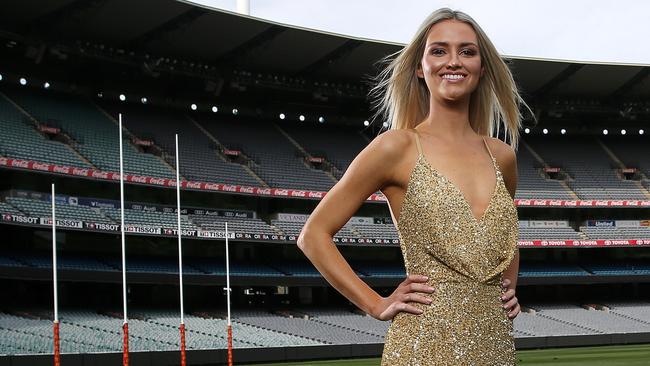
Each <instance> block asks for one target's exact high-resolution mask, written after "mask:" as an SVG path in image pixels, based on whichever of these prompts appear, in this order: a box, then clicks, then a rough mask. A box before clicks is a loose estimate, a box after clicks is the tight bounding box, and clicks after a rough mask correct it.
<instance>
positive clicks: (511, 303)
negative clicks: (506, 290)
mask: <svg viewBox="0 0 650 366" xmlns="http://www.w3.org/2000/svg"><path fill="white" fill-rule="evenodd" d="M518 302H519V300H517V298H516V297H513V298H512V299H510V301H508V302H506V303H505V304H503V308H504V309H511V308H512V307H514V306H515V305H517V304H518Z"/></svg>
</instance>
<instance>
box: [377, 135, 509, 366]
mask: <svg viewBox="0 0 650 366" xmlns="http://www.w3.org/2000/svg"><path fill="white" fill-rule="evenodd" d="M415 138H416V142H417V147H418V157H417V161H416V163H415V166H414V167H413V171H412V172H411V176H410V177H409V183H408V187H407V189H406V195H405V198H404V203H403V205H402V209H401V213H400V216H399V220H398V223H397V229H398V233H399V237H400V242H401V250H402V255H403V257H404V263H405V266H406V272H407V274H423V275H426V276H428V277H429V281H428V282H427V284H428V285H430V286H432V287H434V288H435V289H436V291H435V292H434V293H433V294H425V296H427V297H429V298H431V299H432V300H433V302H432V304H431V305H423V304H417V303H413V305H414V306H416V307H417V308H419V309H421V310H423V311H424V312H423V314H421V315H412V314H407V313H403V312H402V313H399V314H398V315H397V316H395V318H394V319H393V321H392V323H391V325H390V328H389V329H388V333H387V334H386V340H385V345H384V352H383V355H382V361H381V364H382V366H400V365H404V366H426V365H476V366H479V365H480V366H484V365H499V366H502V365H515V364H516V357H515V347H514V338H513V335H512V331H513V326H512V320H510V319H509V318H508V316H507V310H506V309H504V308H503V307H502V304H503V302H502V301H501V299H500V296H501V294H502V293H503V290H502V288H501V282H502V279H503V277H502V273H503V271H504V270H505V269H506V268H507V267H508V266H509V265H510V263H511V261H512V259H513V258H514V255H515V252H516V248H517V237H518V234H519V231H518V230H519V225H518V219H517V210H516V207H515V205H514V202H513V200H512V198H511V196H510V194H509V193H508V190H507V188H506V186H505V184H504V181H503V177H502V174H501V171H500V170H499V167H498V163H497V161H496V159H495V158H494V156H493V155H492V153H491V152H490V150H489V147H488V145H487V142H485V139H484V140H483V141H484V143H485V147H486V149H487V150H488V153H489V154H490V157H491V159H492V163H493V166H494V169H495V172H496V187H495V189H494V191H493V194H492V197H491V200H490V202H489V204H488V207H487V209H486V210H485V213H484V214H483V215H482V216H481V217H480V218H476V217H475V216H474V214H473V213H472V210H471V207H470V205H469V203H468V202H467V200H466V199H465V197H464V196H463V194H462V192H461V191H460V189H458V188H457V187H456V186H455V185H454V184H453V182H451V181H450V180H448V179H447V178H446V177H445V176H444V175H442V174H440V173H439V172H438V171H436V170H435V169H434V168H433V167H432V166H431V165H430V164H429V162H428V161H427V159H426V157H425V156H424V154H423V153H422V149H421V147H420V142H419V139H418V137H417V134H416V137H415Z"/></svg>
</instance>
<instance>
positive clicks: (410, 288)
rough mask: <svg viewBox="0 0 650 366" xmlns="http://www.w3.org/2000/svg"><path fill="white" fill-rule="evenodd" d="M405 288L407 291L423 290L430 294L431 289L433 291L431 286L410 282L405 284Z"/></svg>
mask: <svg viewBox="0 0 650 366" xmlns="http://www.w3.org/2000/svg"><path fill="white" fill-rule="evenodd" d="M406 290H407V291H408V292H424V293H427V294H431V293H433V291H435V289H434V288H433V287H431V286H429V285H424V284H421V283H411V284H410V285H408V286H406Z"/></svg>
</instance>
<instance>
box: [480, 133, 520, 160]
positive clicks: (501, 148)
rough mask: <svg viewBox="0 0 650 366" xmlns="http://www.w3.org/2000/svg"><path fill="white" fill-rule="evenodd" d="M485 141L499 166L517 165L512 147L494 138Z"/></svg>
mask: <svg viewBox="0 0 650 366" xmlns="http://www.w3.org/2000/svg"><path fill="white" fill-rule="evenodd" d="M486 141H487V143H488V145H489V146H490V150H491V151H492V154H493V155H494V157H495V158H496V159H497V162H498V163H499V165H510V164H516V163H517V154H516V153H515V150H514V149H513V148H512V146H510V145H508V144H507V143H505V142H503V141H501V139H498V138H496V137H486Z"/></svg>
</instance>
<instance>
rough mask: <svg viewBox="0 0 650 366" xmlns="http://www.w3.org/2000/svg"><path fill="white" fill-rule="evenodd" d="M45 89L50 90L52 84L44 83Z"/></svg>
mask: <svg viewBox="0 0 650 366" xmlns="http://www.w3.org/2000/svg"><path fill="white" fill-rule="evenodd" d="M43 88H45V89H49V88H50V83H48V82H47V81H46V82H45V83H43Z"/></svg>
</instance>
